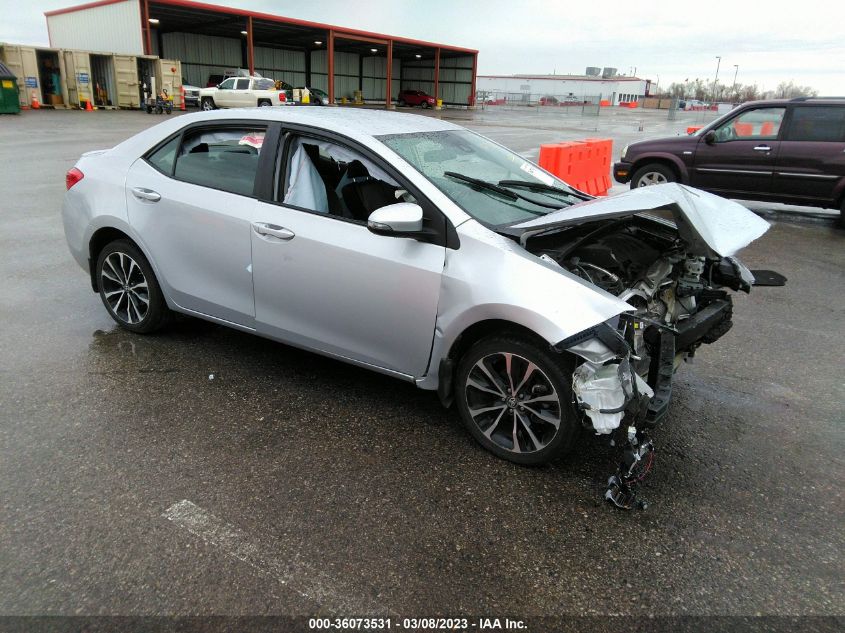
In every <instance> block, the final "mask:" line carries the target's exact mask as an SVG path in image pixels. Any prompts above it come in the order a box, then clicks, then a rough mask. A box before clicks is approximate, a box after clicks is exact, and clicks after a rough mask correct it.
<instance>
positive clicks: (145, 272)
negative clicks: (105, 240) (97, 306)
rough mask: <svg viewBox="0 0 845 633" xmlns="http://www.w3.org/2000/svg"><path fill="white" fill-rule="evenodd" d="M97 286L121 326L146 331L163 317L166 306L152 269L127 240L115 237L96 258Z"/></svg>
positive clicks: (160, 322) (111, 314)
mask: <svg viewBox="0 0 845 633" xmlns="http://www.w3.org/2000/svg"><path fill="white" fill-rule="evenodd" d="M96 275H97V286H98V288H99V291H100V299H102V301H103V305H104V306H105V307H106V310H107V311H108V313H109V315H110V316H111V318H112V319H114V320H115V322H116V323H117V324H118V325H119V326H120V327H122V328H124V329H126V330H129V331H130V332H135V333H136V334H149V333H151V332H155V331H156V330H158V329H159V328H161V327H162V326H163V325H164V324H165V322H166V321H167V317H168V316H169V312H170V311H169V310H168V308H167V302H166V301H165V300H164V295H163V294H162V292H161V287H160V286H159V285H158V281H157V280H156V278H155V274H154V273H153V269H152V267H151V266H150V263H149V262H148V261H147V258H146V257H144V254H143V253H141V251H140V250H138V247H137V246H135V245H134V244H133V243H132V242H130V241H128V240H115V241H114V242H110V243H109V244H107V245H106V247H105V248H104V249H103V250H102V251H100V255H99V257H98V258H97V268H96Z"/></svg>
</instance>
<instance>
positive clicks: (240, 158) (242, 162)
mask: <svg viewBox="0 0 845 633" xmlns="http://www.w3.org/2000/svg"><path fill="white" fill-rule="evenodd" d="M265 132H266V130H265V129H263V128H256V127H250V128H246V127H227V128H204V129H200V130H191V131H190V132H187V133H186V134H185V135H184V137H183V139H182V145H181V147H179V152H178V154H177V156H176V166H175V169H174V171H173V177H174V178H176V179H178V180H183V181H185V182H190V183H193V184H195V185H200V186H203V187H209V188H211V189H220V190H222V191H228V192H230V193H237V194H240V195H243V196H251V195H252V190H253V187H254V185H255V174H256V173H257V172H258V157H259V155H260V154H261V147H262V145H263V143H264V134H265ZM162 149H163V148H162Z"/></svg>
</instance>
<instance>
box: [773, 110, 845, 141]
mask: <svg viewBox="0 0 845 633" xmlns="http://www.w3.org/2000/svg"><path fill="white" fill-rule="evenodd" d="M784 140H787V141H815V142H829V143H843V142H845V106H797V107H796V108H795V109H794V110H793V111H792V121H791V122H790V124H789V129H788V130H787V131H786V136H785V139H784Z"/></svg>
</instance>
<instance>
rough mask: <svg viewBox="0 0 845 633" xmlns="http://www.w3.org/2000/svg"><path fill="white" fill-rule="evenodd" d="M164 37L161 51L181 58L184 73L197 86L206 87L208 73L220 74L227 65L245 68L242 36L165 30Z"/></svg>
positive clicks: (165, 54)
mask: <svg viewBox="0 0 845 633" xmlns="http://www.w3.org/2000/svg"><path fill="white" fill-rule="evenodd" d="M161 40H162V48H163V49H164V50H163V52H161V53H160V55H161V57H165V58H167V59H178V60H180V61H181V62H182V74H183V76H184V77H185V79H186V80H187V81H188V83H189V84H191V85H194V86H200V87H202V86H205V84H206V83H207V82H208V76H209V75H220V74H222V73H223V71H224V70H226V69H227V68H242V67H243V63H242V62H243V55H242V50H241V40H239V39H235V38H231V37H216V36H210V35H195V34H194V33H165V34H163V35H162V37H161ZM156 54H159V53H156Z"/></svg>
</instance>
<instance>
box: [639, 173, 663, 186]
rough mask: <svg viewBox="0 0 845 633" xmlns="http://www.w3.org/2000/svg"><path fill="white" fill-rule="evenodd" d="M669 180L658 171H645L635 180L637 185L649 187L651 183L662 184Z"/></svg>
mask: <svg viewBox="0 0 845 633" xmlns="http://www.w3.org/2000/svg"><path fill="white" fill-rule="evenodd" d="M667 182H669V180H668V178H666V176H664V175H663V174H661V173H660V172H659V171H647V172H646V173H644V174H643V175H642V176H641V177H640V180H639V182H637V187H649V186H651V185H662V184H664V183H667Z"/></svg>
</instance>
